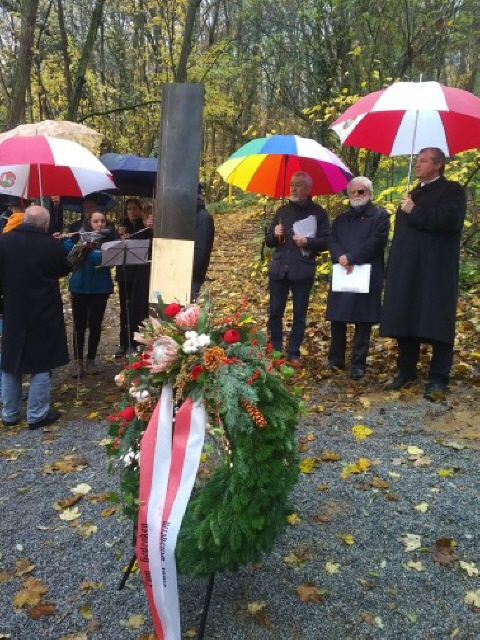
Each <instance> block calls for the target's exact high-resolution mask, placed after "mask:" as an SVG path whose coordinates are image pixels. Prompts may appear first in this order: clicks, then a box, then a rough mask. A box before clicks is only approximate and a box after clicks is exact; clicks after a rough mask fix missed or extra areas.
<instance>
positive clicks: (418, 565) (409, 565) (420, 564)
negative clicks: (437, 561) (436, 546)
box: [403, 560, 425, 571]
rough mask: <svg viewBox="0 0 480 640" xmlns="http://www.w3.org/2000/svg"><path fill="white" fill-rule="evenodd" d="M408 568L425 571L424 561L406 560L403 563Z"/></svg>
mask: <svg viewBox="0 0 480 640" xmlns="http://www.w3.org/2000/svg"><path fill="white" fill-rule="evenodd" d="M403 566H404V567H405V568H406V569H415V571H425V565H424V564H423V562H414V561H413V560H410V561H409V562H405V563H404V565H403Z"/></svg>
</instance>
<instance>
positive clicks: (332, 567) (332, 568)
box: [325, 562, 340, 575]
mask: <svg viewBox="0 0 480 640" xmlns="http://www.w3.org/2000/svg"><path fill="white" fill-rule="evenodd" d="M325 571H326V572H327V573H329V574H330V575H333V574H334V573H338V572H339V571H340V565H339V564H338V562H326V563H325Z"/></svg>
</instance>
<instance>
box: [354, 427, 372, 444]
mask: <svg viewBox="0 0 480 640" xmlns="http://www.w3.org/2000/svg"><path fill="white" fill-rule="evenodd" d="M352 433H353V435H354V436H355V438H357V439H358V440H365V438H366V437H367V436H371V435H372V433H373V431H372V429H370V428H369V427H366V426H365V425H364V424H356V425H354V426H353V427H352Z"/></svg>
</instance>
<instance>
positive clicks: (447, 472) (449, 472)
mask: <svg viewBox="0 0 480 640" xmlns="http://www.w3.org/2000/svg"><path fill="white" fill-rule="evenodd" d="M437 475H438V476H439V477H440V478H451V477H452V476H453V469H439V470H438V471H437Z"/></svg>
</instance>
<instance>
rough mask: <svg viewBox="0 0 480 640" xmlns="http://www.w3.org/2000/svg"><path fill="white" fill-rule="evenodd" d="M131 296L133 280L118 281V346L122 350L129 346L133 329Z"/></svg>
mask: <svg viewBox="0 0 480 640" xmlns="http://www.w3.org/2000/svg"><path fill="white" fill-rule="evenodd" d="M132 294H133V280H124V279H123V278H122V279H120V280H119V281H118V297H119V299H120V340H119V344H120V346H121V347H123V348H124V349H127V348H128V347H130V346H131V344H132V341H133V332H134V327H133V324H132V322H131V317H130V316H131V307H132Z"/></svg>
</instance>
